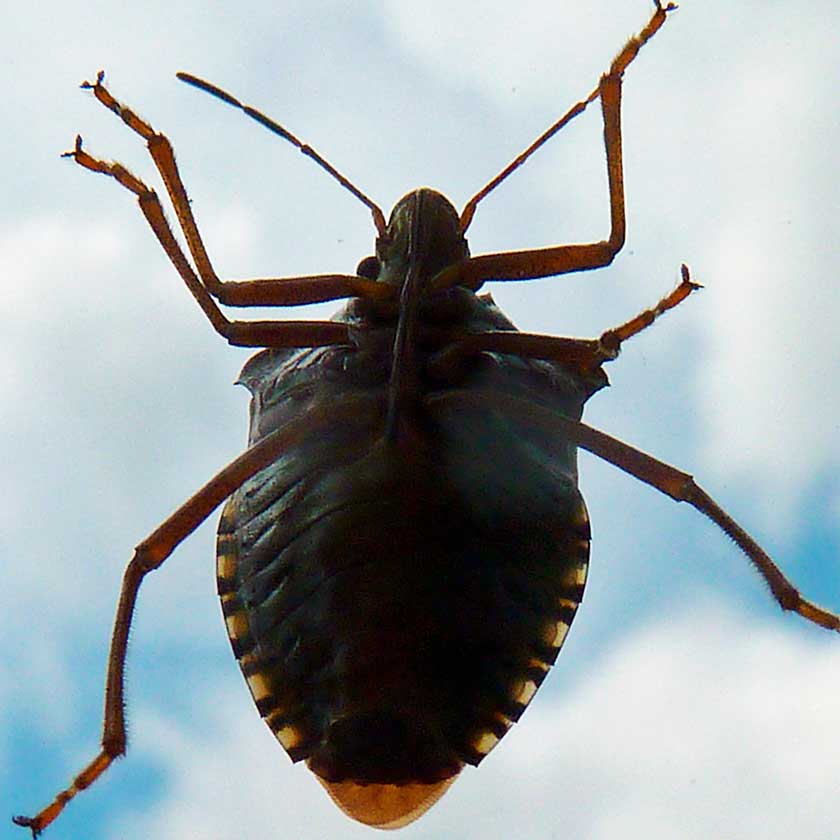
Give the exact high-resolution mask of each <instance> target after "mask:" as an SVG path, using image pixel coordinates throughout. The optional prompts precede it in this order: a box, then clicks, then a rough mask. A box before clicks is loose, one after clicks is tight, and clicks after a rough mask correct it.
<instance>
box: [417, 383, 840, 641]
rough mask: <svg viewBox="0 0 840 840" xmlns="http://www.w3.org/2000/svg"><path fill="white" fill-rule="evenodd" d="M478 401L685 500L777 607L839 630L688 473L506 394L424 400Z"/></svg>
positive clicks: (838, 619) (837, 621) (460, 393)
mask: <svg viewBox="0 0 840 840" xmlns="http://www.w3.org/2000/svg"><path fill="white" fill-rule="evenodd" d="M446 401H449V402H454V403H456V404H472V405H478V406H480V407H482V408H485V409H491V410H492V409H493V408H499V409H503V410H504V411H507V412H516V414H517V418H518V419H520V420H521V421H523V422H526V423H532V424H533V425H534V426H536V427H538V428H540V429H542V430H544V431H548V432H552V433H553V434H560V435H562V436H564V437H565V438H566V439H568V440H569V441H571V442H572V443H574V444H575V445H576V446H578V447H580V448H581V449H586V450H587V451H588V452H591V453H592V454H593V455H597V456H598V457H599V458H603V459H604V460H605V461H608V462H609V463H611V464H614V465H615V466H617V467H618V468H619V469H622V470H624V472H626V473H628V474H629V475H632V476H633V477H634V478H638V479H639V481H643V482H644V483H645V484H649V485H650V486H651V487H654V488H655V489H656V490H659V491H660V492H661V493H665V494H666V495H667V496H670V497H671V498H672V499H674V500H675V501H678V502H688V504H690V505H691V506H692V507H693V508H694V509H695V510H698V511H699V512H700V513H702V514H703V515H704V516H707V517H708V518H709V519H711V520H712V522H714V523H715V524H716V525H717V526H718V527H719V528H720V529H721V530H722V531H724V532H725V533H726V534H727V535H728V536H729V537H730V538H731V539H732V540H733V542H734V543H735V544H736V545H737V546H738V548H740V549H741V551H743V552H744V554H745V555H746V556H747V558H748V559H749V561H750V562H751V563H752V564H753V566H754V567H755V568H756V570H757V571H758V573H759V574H760V575H761V576H762V578H764V580H765V581H766V583H767V585H768V587H769V588H770V592H771V593H772V595H773V597H774V598H775V599H776V602H777V603H778V604H779V606H780V607H781V608H782V609H783V610H790V611H792V612H795V613H797V614H798V615H800V616H802V618H804V619H806V620H807V621H810V622H812V623H814V624H817V625H819V626H820V627H825V628H826V629H827V630H834V631H837V632H840V616H838V615H835V614H834V613H832V612H829V611H828V610H826V609H823V608H822V607H819V606H817V605H816V604H814V603H813V602H811V601H808V600H806V599H805V598H803V597H802V595H801V594H800V592H799V590H798V589H797V588H796V587H795V586H794V585H793V584H792V583H791V582H790V581H789V580H788V579H787V577H785V575H784V573H783V572H782V571H781V569H780V568H779V567H778V566H777V565H776V564H775V563H774V562H773V560H772V559H771V558H770V556H769V555H768V554H767V552H765V551H764V549H763V548H762V547H761V546H760V545H759V544H758V543H757V542H756V541H755V540H754V539H753V538H752V537H751V536H750V535H749V534H748V533H747V532H746V531H745V530H744V529H743V528H742V527H741V526H740V525H739V524H738V523H737V522H736V521H735V520H734V519H733V518H732V517H731V516H729V514H728V513H726V511H725V510H723V508H721V507H720V505H718V503H717V502H715V500H714V499H712V497H711V496H709V494H708V493H706V492H705V491H704V490H703V489H702V488H701V487H699V486H698V485H697V483H696V482H695V481H694V478H693V477H692V476H691V475H689V474H688V473H684V472H681V471H680V470H678V469H676V468H675V467H672V466H670V465H669V464H666V463H664V462H663V461H658V460H657V459H656V458H654V457H652V456H651V455H648V454H647V453H646V452H642V451H641V450H640V449H636V448H634V447H632V446H629V445H628V444H626V443H623V442H622V441H620V440H618V439H616V438H614V437H610V436H609V435H606V434H604V433H603V432H600V431H598V430H597V429H593V428H592V427H591V426H587V425H586V424H585V423H580V422H578V421H576V420H571V419H569V418H568V417H564V416H563V415H562V414H558V413H557V412H555V411H551V410H550V409H547V408H544V407H542V406H539V405H536V404H534V403H532V402H528V401H526V400H522V399H520V398H518V397H512V396H509V395H506V394H496V393H492V394H491V393H488V392H477V391H466V390H457V391H447V392H442V393H439V394H435V395H433V396H432V397H430V398H428V399H427V404H429V405H432V404H434V403H438V402H446Z"/></svg>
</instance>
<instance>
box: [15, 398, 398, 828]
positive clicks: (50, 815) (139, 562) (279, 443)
mask: <svg viewBox="0 0 840 840" xmlns="http://www.w3.org/2000/svg"><path fill="white" fill-rule="evenodd" d="M362 412H364V413H367V414H371V415H375V414H376V412H380V413H381V414H382V415H383V416H384V401H383V400H377V399H375V398H371V397H367V396H366V397H355V398H351V399H344V400H343V401H342V403H341V404H340V405H329V406H320V407H318V408H313V409H310V410H309V411H307V412H304V413H302V414H301V416H300V417H299V418H298V419H296V420H294V421H292V422H291V423H288V424H287V425H285V426H283V427H281V428H280V429H278V430H277V431H276V432H274V433H273V434H271V435H269V436H267V437H266V438H264V439H263V440H261V441H260V442H259V443H257V444H255V445H254V446H252V447H251V448H250V449H248V450H247V451H246V452H244V453H243V454H242V455H240V456H239V457H238V458H237V459H236V460H234V461H232V462H231V463H230V464H229V465H228V466H227V467H225V468H224V469H223V470H222V471H221V472H219V473H218V474H217V475H216V476H215V477H214V478H212V479H211V480H210V481H209V482H208V483H207V484H205V485H204V487H202V488H201V489H200V490H199V491H198V492H197V493H196V494H195V495H194V496H193V497H192V498H191V499H189V500H188V501H187V502H186V503H185V504H183V505H182V506H181V507H179V508H178V510H176V511H175V513H173V514H172V515H171V516H170V517H169V518H168V519H167V520H166V521H165V522H164V523H163V524H162V525H160V527H159V528H157V530H155V531H154V532H153V533H151V534H150V535H149V536H148V537H146V539H145V540H143V542H141V543H140V544H139V545H138V546H137V548H136V549H135V550H134V556H133V557H132V558H131V561H130V562H129V564H128V566H127V567H126V570H125V573H124V574H123V582H122V589H121V590H120V598H119V603H118V604H117V614H116V618H115V619H114V630H113V634H112V636H111V649H110V652H109V654H108V668H107V676H106V682H105V712H104V723H103V728H102V749H101V750H100V752H99V753H98V754H97V755H96V757H95V758H94V759H93V760H92V761H91V762H90V763H89V764H88V765H87V766H86V767H85V768H84V769H83V770H82V771H81V772H80V773H79V774H78V775H77V776H76V777H75V778H74V780H73V782H72V784H71V785H70V786H69V787H67V788H66V789H65V790H63V791H61V792H60V793H59V794H58V795H57V796H56V797H55V799H53V801H52V802H51V803H50V804H49V805H47V806H46V807H45V808H44V809H43V810H41V811H40V812H39V813H38V814H36V815H35V816H34V817H14V822H15V824H16V825H19V826H23V827H26V828H29V829H31V831H32V836H33V837H37V836H38V834H40V833H41V831H43V830H44V829H45V828H46V827H47V826H48V825H49V824H50V823H51V822H53V821H54V820H55V819H56V817H58V815H59V814H60V813H61V812H62V811H63V810H64V808H65V806H66V805H67V803H68V802H70V800H71V799H73V798H74V797H75V796H76V794H78V793H79V792H80V791H82V790H84V789H85V788H87V787H90V785H91V784H93V783H94V782H95V781H96V780H97V779H98V778H99V777H100V776H101V775H102V774H103V773H104V772H105V771H106V770H107V769H108V767H110V766H111V763H112V762H113V761H114V759H116V758H119V757H120V756H121V755H124V754H125V751H126V731H125V691H124V676H125V660H126V653H127V649H128V635H129V630H130V629H131V621H132V617H133V614H134V606H135V603H136V601H137V593H138V591H139V589H140V584H141V583H142V582H143V578H144V577H145V576H146V575H147V574H148V573H149V572H151V571H153V570H155V569H157V568H159V567H160V566H161V565H162V564H163V562H164V561H165V560H166V558H167V557H169V555H170V554H171V553H172V552H173V551H174V549H175V547H176V546H177V545H178V544H179V543H180V542H181V541H182V540H184V539H185V538H186V537H188V536H189V535H190V534H191V533H192V532H193V531H194V530H195V529H196V528H197V527H198V526H199V525H200V524H201V523H202V522H203V521H204V520H205V519H206V518H207V517H208V516H209V515H210V514H211V513H212V512H213V511H214V510H215V509H216V508H217V507H218V506H219V505H220V504H221V503H222V502H223V501H224V500H225V499H226V498H227V497H228V496H230V495H231V494H232V493H234V492H235V491H236V490H237V489H238V488H239V487H240V486H241V485H242V484H243V483H244V482H245V481H247V480H248V479H249V478H250V477H251V476H253V475H255V474H256V473H258V472H259V471H260V470H262V469H264V468H265V467H267V466H268V465H269V464H271V462H272V461H273V460H275V459H276V458H277V456H278V455H279V454H280V453H281V452H282V451H284V450H285V449H287V448H288V447H290V446H294V445H295V444H296V443H297V442H298V441H300V440H301V439H302V438H304V437H305V436H306V435H307V434H308V433H310V430H311V429H313V428H314V429H318V428H320V427H322V426H323V425H324V424H326V423H327V422H328V421H329V422H339V423H340V422H342V420H341V418H342V417H345V418H351V417H355V416H358V414H359V413H362Z"/></svg>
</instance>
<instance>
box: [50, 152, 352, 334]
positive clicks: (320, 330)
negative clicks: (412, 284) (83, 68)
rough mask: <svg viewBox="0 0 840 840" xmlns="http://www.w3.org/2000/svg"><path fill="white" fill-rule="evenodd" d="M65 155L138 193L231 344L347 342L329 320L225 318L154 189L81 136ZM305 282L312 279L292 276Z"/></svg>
mask: <svg viewBox="0 0 840 840" xmlns="http://www.w3.org/2000/svg"><path fill="white" fill-rule="evenodd" d="M65 155H66V156H68V157H72V158H74V159H75V161H76V163H78V164H79V165H80V166H83V167H85V169H90V170H91V171H93V172H100V173H102V174H104V175H110V176H111V177H112V178H114V179H115V180H116V181H117V182H118V183H119V184H121V185H122V186H123V187H125V188H126V189H127V190H129V191H130V192H133V193H134V194H135V195H136V196H137V203H138V204H139V205H140V209H141V211H142V212H143V215H144V216H145V217H146V221H147V222H148V223H149V226H150V227H151V228H152V230H153V231H154V234H155V236H156V237H157V239H158V242H160V244H161V247H162V248H163V250H164V251H165V252H166V255H167V256H168V257H169V259H170V261H171V262H172V264H173V265H174V266H175V269H176V270H177V272H178V274H180V275H181V278H182V279H183V281H184V283H185V284H186V286H187V288H188V289H189V290H190V292H192V295H193V297H194V298H195V299H196V301H197V302H198V305H199V306H200V307H201V309H202V311H203V312H204V314H205V315H206V316H207V318H208V320H209V321H210V323H211V324H212V325H213V328H214V329H215V330H216V332H218V333H219V334H220V335H223V336H224V337H225V338H226V339H227V340H228V343H229V344H233V345H236V346H243V347H320V346H323V345H327V344H346V343H347V342H348V332H347V328H346V327H345V326H344V325H343V324H339V323H335V322H329V321H231V320H229V319H228V318H226V317H225V316H224V315H223V314H222V312H221V310H220V309H219V307H218V306H217V305H216V303H215V302H214V301H213V299H212V298H211V297H210V294H209V293H208V291H207V289H206V288H205V287H204V286H203V285H202V283H201V281H200V280H199V279H198V277H197V276H196V274H195V272H194V271H193V268H192V266H191V265H190V263H189V261H188V260H187V258H186V257H185V256H184V252H183V251H182V250H181V247H180V246H179V245H178V241H177V240H176V239H175V237H174V235H173V234H172V230H171V228H170V227H169V223H168V222H167V221H166V216H164V214H163V208H162V207H161V204H160V199H158V197H157V194H156V193H155V191H154V190H152V189H150V188H149V187H147V186H146V185H145V184H144V183H143V181H141V180H140V179H139V178H138V177H137V176H136V175H133V174H132V173H131V172H129V171H128V169H126V168H125V167H124V166H123V165H122V164H119V163H108V162H107V161H103V160H100V159H99V158H95V157H93V156H92V155H89V154H88V153H87V152H86V151H85V150H84V149H83V148H82V138H81V137H77V138H76V145H75V148H74V149H73V151H72V152H65ZM289 279H290V280H299V281H306V280H309V279H312V278H303V277H298V278H289Z"/></svg>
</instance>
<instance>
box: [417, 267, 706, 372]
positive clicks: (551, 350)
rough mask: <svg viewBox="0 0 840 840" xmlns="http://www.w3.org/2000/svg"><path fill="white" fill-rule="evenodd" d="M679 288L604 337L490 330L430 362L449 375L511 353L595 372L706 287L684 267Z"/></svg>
mask: <svg viewBox="0 0 840 840" xmlns="http://www.w3.org/2000/svg"><path fill="white" fill-rule="evenodd" d="M681 273H682V280H681V282H680V283H679V285H678V286H677V287H676V288H675V289H674V290H673V291H671V292H669V293H668V294H667V295H665V297H664V298H662V300H660V301H659V302H658V303H657V304H656V306H654V307H652V308H650V309H646V310H645V311H644V312H641V313H640V314H638V315H636V317H635V318H631V319H630V320H629V321H627V322H626V323H624V324H622V325H621V326H618V327H613V328H612V329H609V330H606V331H605V332H603V333H602V334H601V336H600V338H594V339H593V338H563V337H560V336H553V335H539V334H536V333H523V332H517V331H513V330H488V331H486V332H478V333H469V334H466V335H459V336H453V338H452V343H451V344H449V345H448V346H447V347H445V348H444V349H443V350H441V351H440V352H439V353H438V354H437V355H436V356H435V357H434V359H432V360H431V362H430V363H429V369H430V371H431V372H432V373H433V374H435V375H445V372H446V371H453V370H455V369H457V367H458V366H460V365H462V364H463V363H464V361H465V360H466V359H468V358H470V357H471V356H474V355H476V354H477V353H484V352H488V353H508V354H510V355H513V356H523V357H525V358H529V359H548V360H550V361H553V362H560V363H562V364H565V365H567V366H569V367H574V368H577V369H579V370H581V371H588V370H592V369H593V368H596V367H599V366H600V365H602V364H604V363H605V362H611V361H613V360H614V359H616V358H618V354H619V351H620V350H621V345H622V344H623V343H624V342H625V341H627V339H629V338H632V337H633V336H634V335H638V333H640V332H642V330H645V329H647V328H648V327H649V326H650V325H651V324H653V322H654V321H655V320H656V319H657V318H658V317H659V316H660V315H663V314H664V313H665V312H667V311H668V310H669V309H673V308H674V307H675V306H678V305H679V304H680V303H682V302H683V301H684V300H685V299H686V298H687V297H688V296H689V295H690V294H691V293H692V292H693V291H696V290H697V289H700V288H702V287H701V286H700V285H699V284H698V283H694V282H692V280H691V276H690V274H689V270H688V266H687V265H685V264H683V266H682V268H681Z"/></svg>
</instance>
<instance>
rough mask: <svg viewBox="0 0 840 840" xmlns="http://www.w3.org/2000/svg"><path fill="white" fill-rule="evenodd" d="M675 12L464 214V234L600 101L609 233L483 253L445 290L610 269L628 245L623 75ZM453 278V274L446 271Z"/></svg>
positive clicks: (651, 25)
mask: <svg viewBox="0 0 840 840" xmlns="http://www.w3.org/2000/svg"><path fill="white" fill-rule="evenodd" d="M675 8H676V5H675V4H673V3H669V4H668V5H667V6H662V5H661V3H660V2H659V0H657V2H656V10H655V12H654V14H653V16H652V17H651V19H650V21H649V22H648V24H647V26H645V28H644V29H643V30H642V31H641V32H640V33H639V34H638V35H636V36H635V37H633V38H631V39H630V40H629V41H628V42H627V44H626V45H625V46H624V48H623V49H622V50H621V52H620V53H619V54H618V55H617V56H616V57H615V59H614V60H613V62H612V64H611V65H610V69H609V70H608V71H607V72H606V73H605V74H604V75H603V76H602V77H601V81H600V84H599V85H598V87H597V88H596V89H595V90H593V91H592V93H590V94H589V96H588V97H587V98H586V99H584V100H581V101H580V102H578V103H577V105H575V106H574V107H572V108H571V109H570V110H569V111H568V112H567V113H566V114H565V115H564V116H563V117H562V118H561V119H560V120H558V121H557V122H556V123H555V124H554V125H553V126H551V128H549V129H548V131H546V132H545V133H544V134H543V135H542V136H541V137H539V138H538V139H537V140H536V141H535V142H534V143H533V144H532V145H531V146H530V147H529V148H528V149H526V150H525V152H523V153H522V154H521V155H520V156H519V157H518V158H516V160H514V161H513V162H512V163H511V164H510V165H509V166H508V167H507V168H506V169H505V170H503V172H502V173H500V175H498V176H497V177H496V178H495V179H494V180H493V181H491V182H490V183H489V184H488V185H487V186H486V187H485V188H484V189H483V190H481V191H480V192H479V193H478V194H477V195H476V196H474V197H473V198H472V199H471V200H470V202H469V203H468V204H467V206H466V207H465V208H464V211H463V213H462V214H461V229H462V230H464V229H466V226H467V225H468V224H469V221H470V219H471V218H472V214H473V212H474V211H475V205H476V204H477V203H478V201H479V200H481V198H483V197H484V196H485V195H486V194H487V193H488V192H489V191H490V190H491V189H493V187H495V186H496V184H498V183H499V181H501V180H502V179H503V178H504V177H506V176H507V175H508V174H510V172H512V171H513V170H514V169H515V168H517V167H518V166H520V165H521V164H522V163H524V161H525V159H526V158H527V157H529V156H530V155H531V154H532V153H533V152H534V151H536V149H537V148H539V147H540V146H541V145H542V144H543V143H545V142H546V140H548V139H549V138H550V137H552V136H553V135H554V134H555V133H556V132H557V131H559V130H560V129H561V128H562V127H563V126H564V125H566V123H568V122H569V121H570V120H571V119H572V118H573V117H575V116H577V115H578V114H579V113H581V112H582V111H583V110H584V109H585V108H586V107H587V105H589V103H590V102H593V101H594V100H595V99H597V98H598V97H600V99H601V110H602V113H603V120H604V146H605V148H606V154H607V177H608V184H609V194H610V234H609V237H608V238H607V239H605V240H602V241H601V242H593V243H588V244H581V245H558V246H554V247H550V248H536V249H533V250H527V251H508V252H505V253H502V254H482V255H480V256H478V257H473V258H472V259H470V260H468V261H467V262H466V263H463V264H462V265H460V266H459V267H458V274H459V278H458V279H457V280H456V279H455V277H454V274H455V270H454V269H453V270H452V272H451V273H452V275H453V276H452V278H449V277H445V278H442V279H443V280H444V282H443V284H442V285H446V284H447V283H449V282H450V281H451V282H458V283H460V284H462V285H465V286H468V287H469V288H472V289H477V288H479V287H480V286H481V284H482V283H483V282H484V281H485V280H530V279H533V278H536V277H549V276H552V275H556V274H568V273H570V272H574V271H587V270H589V269H594V268H602V267H603V266H606V265H609V264H610V263H611V262H612V261H613V259H614V257H615V255H616V254H617V253H618V252H619V251H620V250H621V248H622V246H623V245H624V236H625V228H626V223H625V212H624V174H623V173H624V167H623V162H622V148H621V82H622V76H623V74H624V71H625V70H626V69H627V67H628V65H629V64H630V62H631V61H633V59H634V58H635V57H636V55H637V54H638V53H639V50H640V49H641V48H642V47H643V46H644V45H645V44H646V43H647V42H648V41H649V40H650V39H651V38H652V37H653V36H654V34H655V33H656V32H657V31H658V30H659V28H660V27H661V26H662V24H663V23H664V22H665V19H666V16H667V14H668V12H670V11H672V10H673V9H675ZM444 274H445V275H446V274H448V272H444Z"/></svg>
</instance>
